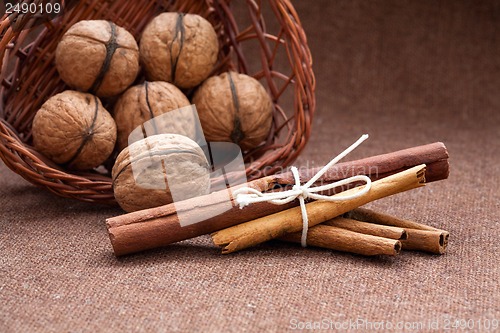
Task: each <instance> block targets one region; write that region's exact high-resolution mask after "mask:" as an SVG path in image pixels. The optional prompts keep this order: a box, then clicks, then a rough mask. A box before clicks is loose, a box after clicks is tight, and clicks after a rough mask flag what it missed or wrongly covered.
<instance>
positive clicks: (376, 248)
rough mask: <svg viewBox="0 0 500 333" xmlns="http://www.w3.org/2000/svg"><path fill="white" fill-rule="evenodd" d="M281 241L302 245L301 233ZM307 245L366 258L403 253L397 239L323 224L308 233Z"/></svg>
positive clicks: (287, 236)
mask: <svg viewBox="0 0 500 333" xmlns="http://www.w3.org/2000/svg"><path fill="white" fill-rule="evenodd" d="M279 239H280V240H284V241H288V242H294V243H300V239H301V233H300V232H295V233H291V234H286V235H284V236H281V237H280V238H279ZM307 244H308V245H310V246H317V247H322V248H327V249H332V250H337V251H343V252H350V253H356V254H361V255H365V256H374V255H390V256H394V255H396V254H398V253H399V252H400V251H401V242H400V241H398V240H396V239H390V238H384V237H379V236H373V235H367V234H363V233H359V232H354V231H351V230H347V229H343V228H339V227H334V226H330V225H323V224H320V225H317V226H314V227H312V228H311V229H309V231H308V232H307Z"/></svg>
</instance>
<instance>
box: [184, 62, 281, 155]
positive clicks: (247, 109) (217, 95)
mask: <svg viewBox="0 0 500 333" xmlns="http://www.w3.org/2000/svg"><path fill="white" fill-rule="evenodd" d="M193 103H194V104H195V105H196V109H197V110H198V116H199V118H200V122H201V126H202V127H203V133H204V134H205V138H206V139H207V140H208V141H219V142H220V141H226V142H234V143H236V144H238V145H239V146H240V147H241V149H242V150H244V151H245V150H248V149H251V148H254V147H256V146H258V145H259V144H260V143H262V142H263V141H264V140H265V139H266V138H267V136H268V134H269V131H270V129H271V123H272V115H273V104H272V101H271V98H270V97H269V95H268V94H267V92H266V90H265V89H264V87H263V86H262V85H261V84H260V83H259V81H257V80H256V79H254V78H252V77H250V76H248V75H245V74H239V73H236V72H227V73H222V74H221V75H219V76H213V77H210V78H208V79H207V80H206V81H205V82H203V84H202V85H201V86H200V87H199V88H198V89H197V91H196V92H195V94H194V97H193Z"/></svg>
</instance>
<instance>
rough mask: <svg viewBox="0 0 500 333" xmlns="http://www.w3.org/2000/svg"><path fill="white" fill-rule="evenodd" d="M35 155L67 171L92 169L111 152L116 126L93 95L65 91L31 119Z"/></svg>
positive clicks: (47, 103) (43, 106) (54, 97)
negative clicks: (59, 165)
mask: <svg viewBox="0 0 500 333" xmlns="http://www.w3.org/2000/svg"><path fill="white" fill-rule="evenodd" d="M32 132H33V143H34V146H35V148H36V150H37V151H39V152H41V153H42V154H44V155H45V156H47V157H48V158H50V159H51V160H53V161H54V162H56V163H59V164H65V165H66V166H67V167H68V168H70V169H77V170H86V169H92V168H95V167H97V166H99V165H100V164H101V163H103V162H104V161H105V160H106V159H107V158H108V157H109V155H110V154H111V152H112V151H113V147H114V146H115V141H116V126H115V122H114V120H113V118H112V117H111V115H110V114H109V113H108V111H106V109H104V107H103V106H102V104H101V101H100V100H99V99H98V98H97V97H96V96H94V95H91V94H86V93H81V92H78V91H72V90H66V91H64V92H62V93H60V94H57V95H54V96H52V97H51V98H49V99H48V100H47V101H46V102H45V103H44V104H43V105H42V107H41V108H40V110H38V112H37V113H36V115H35V118H34V119H33V130H32Z"/></svg>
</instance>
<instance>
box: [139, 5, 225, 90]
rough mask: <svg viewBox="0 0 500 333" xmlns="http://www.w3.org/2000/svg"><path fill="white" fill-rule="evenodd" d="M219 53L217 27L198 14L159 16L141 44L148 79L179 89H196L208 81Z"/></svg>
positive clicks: (142, 59) (142, 60)
mask: <svg viewBox="0 0 500 333" xmlns="http://www.w3.org/2000/svg"><path fill="white" fill-rule="evenodd" d="M218 52H219V45H218V40H217V34H216V33H215V30H214V28H213V27H212V25H211V24H210V23H209V22H208V21H207V20H205V19H204V18H203V17H201V16H199V15H196V14H183V13H163V14H160V15H158V16H157V17H155V18H154V19H153V20H151V22H150V23H149V24H148V25H147V26H146V28H145V29H144V32H143V33H142V37H141V41H140V56H141V62H142V64H143V66H144V69H145V71H146V76H147V78H148V79H149V80H151V81H168V82H171V83H173V84H175V85H176V86H178V87H180V88H193V87H195V86H197V85H198V84H200V83H201V82H202V81H203V80H204V79H206V78H207V77H208V75H209V74H210V72H211V71H212V69H213V67H214V65H215V62H216V61H217V54H218Z"/></svg>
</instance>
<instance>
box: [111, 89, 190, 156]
mask: <svg viewBox="0 0 500 333" xmlns="http://www.w3.org/2000/svg"><path fill="white" fill-rule="evenodd" d="M188 105H191V103H190V102H189V100H188V99H187V97H186V96H184V94H183V93H182V92H181V91H180V90H179V89H178V88H177V87H176V86H174V85H173V84H171V83H168V82H162V81H156V82H147V81H146V82H144V83H143V84H140V85H137V86H133V87H131V88H129V89H128V90H127V91H125V93H124V94H123V95H122V96H121V97H120V98H119V99H118V101H117V102H116V104H115V108H114V112H113V116H114V118H115V121H116V127H117V129H118V139H117V141H118V149H119V150H120V151H121V150H122V149H123V148H125V147H126V146H128V144H129V143H132V142H134V141H137V140H135V139H134V138H133V136H134V135H133V136H131V137H129V135H130V134H131V133H132V132H133V131H134V130H135V129H136V128H137V127H139V126H142V127H143V128H142V129H141V130H140V133H139V134H140V136H139V139H142V138H144V135H142V133H143V132H144V133H146V134H147V135H150V134H151V132H153V134H161V133H166V132H165V128H169V127H170V128H171V127H174V128H175V129H176V130H175V132H174V133H175V134H184V135H186V136H189V137H194V131H195V128H194V126H193V124H194V122H195V119H194V118H193V116H192V115H191V114H185V116H184V117H176V116H174V115H172V116H171V117H169V116H165V117H161V115H163V114H165V113H167V112H169V111H172V110H176V109H179V108H182V107H185V106H188ZM146 122H148V123H147V124H145V123H146ZM151 125H153V126H151Z"/></svg>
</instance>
